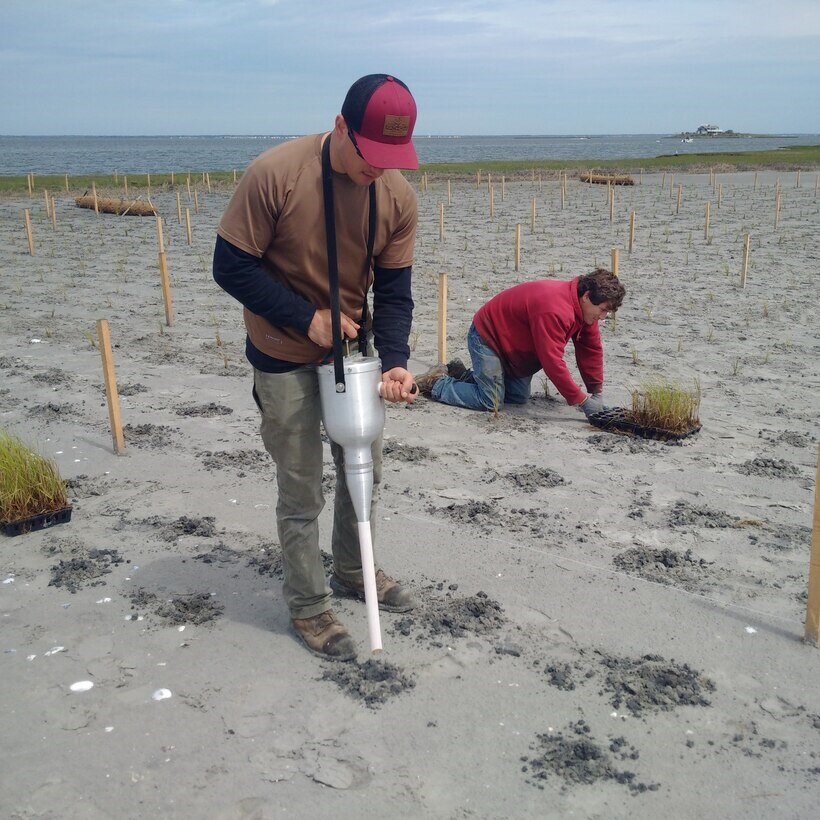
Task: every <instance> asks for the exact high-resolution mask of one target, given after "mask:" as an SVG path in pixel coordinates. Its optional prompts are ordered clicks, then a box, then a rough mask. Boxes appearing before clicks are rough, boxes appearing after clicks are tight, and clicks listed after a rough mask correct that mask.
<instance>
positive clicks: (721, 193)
mask: <svg viewBox="0 0 820 820" xmlns="http://www.w3.org/2000/svg"><path fill="white" fill-rule="evenodd" d="M721 202H723V183H722V182H721V183H720V184H719V185H718V208H719V207H720V203H721Z"/></svg>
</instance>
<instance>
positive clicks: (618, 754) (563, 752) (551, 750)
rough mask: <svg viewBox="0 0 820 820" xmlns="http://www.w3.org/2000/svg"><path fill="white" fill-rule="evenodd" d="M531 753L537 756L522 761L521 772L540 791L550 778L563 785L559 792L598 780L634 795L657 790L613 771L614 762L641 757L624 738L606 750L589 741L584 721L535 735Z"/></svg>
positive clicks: (626, 773)
mask: <svg viewBox="0 0 820 820" xmlns="http://www.w3.org/2000/svg"><path fill="white" fill-rule="evenodd" d="M530 749H531V750H533V751H535V753H536V754H535V756H534V757H530V758H528V757H522V758H521V760H522V761H523V762H524V766H522V771H523V772H525V773H527V774H528V775H529V777H528V778H527V782H528V783H530V784H531V785H533V786H537V787H538V788H540V789H543V788H544V781H546V780H549V778H550V777H551V776H556V777H559V778H560V779H561V780H562V781H563V782H562V790H566V789H568V788H570V787H572V786H577V785H591V784H593V783H596V782H599V781H601V780H614V781H615V782H616V783H622V784H623V785H625V786H627V787H628V788H629V790H630V791H631V792H632V793H633V794H639V793H641V792H645V791H655V790H657V788H658V784H656V783H653V784H646V783H639V782H638V781H637V779H636V778H637V775H636V774H635V772H630V771H627V770H620V769H618V768H616V766H615V762H614V761H615V759H620V760H637V759H638V757H639V756H640V755H639V754H638V751H637V750H636V749H635V748H634V747H633V746H630V745H629V744H628V743H627V742H626V739H625V738H623V737H616V738H612V739H611V740H610V743H609V748H608V749H606V748H604V747H603V746H602V745H601V744H599V743H597V742H596V741H595V740H594V739H593V738H592V736H591V732H590V728H589V726H588V725H587V724H586V723H585V722H584V721H583V720H579V721H577V722H576V723H571V724H570V725H569V726H568V727H567V728H566V730H565V731H564V732H546V733H544V734H539V735H536V742H535V743H534V744H533V745H532V746H530Z"/></svg>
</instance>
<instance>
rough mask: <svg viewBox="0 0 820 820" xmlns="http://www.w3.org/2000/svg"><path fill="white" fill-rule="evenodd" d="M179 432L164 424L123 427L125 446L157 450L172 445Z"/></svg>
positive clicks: (128, 425) (127, 425)
mask: <svg viewBox="0 0 820 820" xmlns="http://www.w3.org/2000/svg"><path fill="white" fill-rule="evenodd" d="M178 433H179V430H178V429H177V428H176V427H168V426H167V425H165V424H126V425H125V427H123V434H124V436H125V442H126V444H134V445H136V446H137V447H150V448H153V449H159V448H161V447H167V446H168V445H170V444H172V443H173V441H174V439H175V438H176V436H177V434H178Z"/></svg>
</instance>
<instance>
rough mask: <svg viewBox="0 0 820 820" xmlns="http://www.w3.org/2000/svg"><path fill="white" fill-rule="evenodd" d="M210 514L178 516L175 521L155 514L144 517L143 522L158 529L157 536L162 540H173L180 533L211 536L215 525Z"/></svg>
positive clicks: (199, 536) (180, 534)
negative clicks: (190, 516) (197, 516)
mask: <svg viewBox="0 0 820 820" xmlns="http://www.w3.org/2000/svg"><path fill="white" fill-rule="evenodd" d="M214 521H215V519H214V517H213V516H212V515H205V516H203V517H202V518H189V517H188V516H187V515H183V516H180V517H179V518H177V520H176V521H168V520H167V519H165V518H160V517H159V516H157V515H154V516H151V518H146V519H144V520H143V521H142V523H143V524H147V525H148V526H151V527H155V528H156V529H158V530H159V531H160V532H159V537H160V538H162V540H163V541H168V542H173V541H176V540H177V538H179V537H180V536H182V535H193V536H196V537H197V538H212V537H213V536H215V535H216V526H215V524H214Z"/></svg>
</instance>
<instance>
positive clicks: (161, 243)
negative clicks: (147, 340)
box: [157, 216, 174, 327]
mask: <svg viewBox="0 0 820 820" xmlns="http://www.w3.org/2000/svg"><path fill="white" fill-rule="evenodd" d="M157 248H158V254H157V258H158V261H159V281H160V285H161V286H162V302H163V304H164V306H165V323H166V324H167V325H168V327H171V326H172V325H173V324H174V306H173V302H172V300H171V280H170V278H169V276H168V262H167V260H166V258H165V240H164V239H163V236H162V217H161V216H158V217H157Z"/></svg>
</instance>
